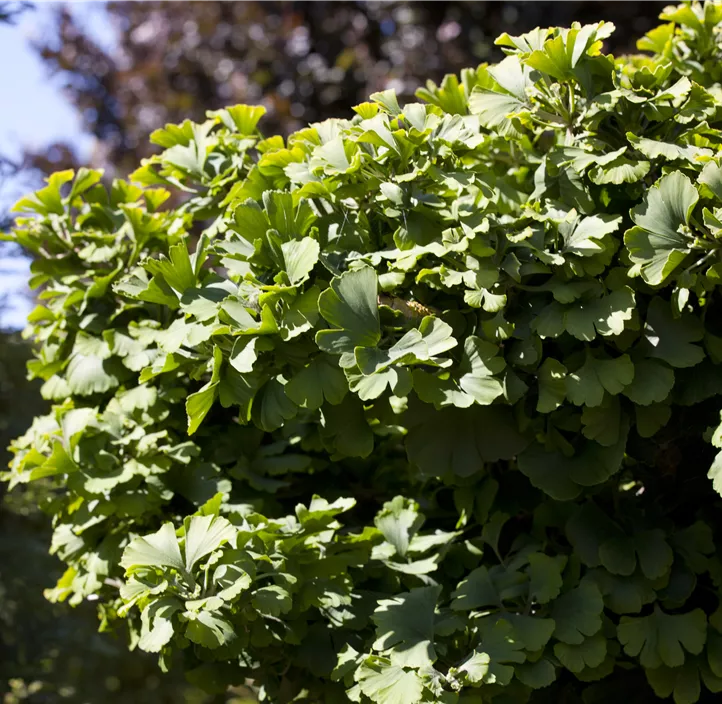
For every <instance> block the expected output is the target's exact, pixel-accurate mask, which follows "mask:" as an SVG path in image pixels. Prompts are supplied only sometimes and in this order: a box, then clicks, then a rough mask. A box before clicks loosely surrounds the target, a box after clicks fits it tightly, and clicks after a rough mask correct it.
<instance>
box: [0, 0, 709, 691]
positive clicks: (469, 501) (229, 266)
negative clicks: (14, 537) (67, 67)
mask: <svg viewBox="0 0 722 704" xmlns="http://www.w3.org/2000/svg"><path fill="white" fill-rule="evenodd" d="M662 19H663V20H664V22H665V23H664V24H662V25H661V26H660V27H659V28H658V29H655V30H653V31H651V32H650V33H649V34H647V35H646V36H645V37H643V38H642V39H641V40H640V41H639V49H640V50H642V51H644V52H647V53H646V54H644V55H636V56H631V57H622V58H614V57H613V56H611V55H607V54H605V53H603V47H604V41H605V40H606V39H607V38H608V37H609V36H610V35H611V33H612V32H613V30H614V27H613V26H612V25H610V24H608V23H603V22H600V23H597V24H594V25H586V26H579V25H574V26H572V28H570V29H537V30H534V31H532V32H530V33H528V34H525V35H523V36H519V37H512V36H508V35H502V36H501V37H499V39H498V40H497V43H498V44H499V45H500V46H501V47H503V48H504V50H505V52H506V54H507V56H506V58H505V59H504V60H503V61H501V62H500V63H498V64H495V65H491V66H487V65H482V66H480V67H478V68H477V69H475V70H472V69H469V70H466V71H463V72H462V74H461V76H460V77H455V76H449V77H447V78H446V79H445V80H444V81H443V83H442V84H441V85H440V86H436V85H434V84H429V85H428V86H427V88H425V89H423V90H420V91H419V92H418V97H419V100H421V101H423V102H418V103H410V104H405V105H401V104H399V101H398V99H397V96H396V95H395V94H394V93H393V92H392V91H385V92H381V93H376V94H373V95H372V96H371V98H370V101H369V102H366V103H363V104H361V105H358V106H357V107H356V108H355V113H356V116H355V117H354V118H353V119H351V120H340V119H338V120H327V121H325V122H322V123H318V124H313V125H311V126H309V127H308V128H306V129H303V130H301V131H299V132H296V133H294V134H293V135H291V136H290V137H289V138H288V139H287V140H283V139H282V138H280V137H270V138H265V139H264V138H263V137H261V135H260V133H259V132H258V124H259V121H260V120H261V118H262V116H263V113H264V110H263V109H262V108H260V107H254V106H247V105H238V106H235V107H229V108H227V109H222V110H216V111H210V112H209V113H208V115H207V120H206V121H205V122H203V123H200V124H196V123H192V122H190V121H186V122H184V123H183V124H181V125H167V126H166V127H165V128H164V129H162V130H158V131H157V132H155V133H154V134H153V136H152V140H153V142H154V143H155V144H157V145H159V146H160V147H161V148H162V152H161V153H160V154H158V155H156V156H153V157H151V158H150V159H148V160H146V161H145V162H144V163H143V164H142V166H141V167H140V168H139V169H138V170H136V171H135V172H134V173H133V174H132V175H131V177H130V181H129V182H125V181H120V180H116V181H114V182H113V183H112V185H111V186H110V187H107V188H106V187H105V186H103V185H102V183H101V178H102V174H101V173H99V172H97V171H91V170H88V169H80V170H78V171H77V173H73V172H69V171H66V172H60V173H56V174H54V175H53V176H51V177H50V178H49V179H48V184H47V186H46V187H44V188H43V189H41V190H40V191H38V192H36V193H35V194H34V195H32V196H29V197H27V198H25V199H23V200H22V201H21V202H20V203H19V204H18V206H17V208H18V210H20V211H22V212H23V215H22V216H21V217H19V219H18V222H17V227H16V228H15V230H14V232H13V233H12V235H11V236H10V237H11V238H13V239H14V240H15V241H16V242H18V243H20V244H21V245H23V246H24V247H25V248H26V250H28V251H29V252H30V253H31V254H32V255H33V257H34V263H33V280H32V283H33V284H34V285H35V286H37V287H40V288H41V289H42V292H41V294H40V299H41V302H40V305H38V307H37V308H36V309H35V310H34V311H33V313H32V314H31V316H30V333H31V334H32V335H33V337H34V339H35V340H36V341H37V343H38V352H37V358H36V359H35V360H33V361H32V362H31V363H30V365H29V369H30V372H31V374H32V375H34V376H37V377H40V378H41V379H43V380H44V386H43V394H44V396H45V397H46V398H47V399H49V400H51V401H52V402H53V408H52V411H51V413H50V414H49V415H47V416H43V417H39V418H37V419H36V421H35V423H34V424H33V426H32V427H31V428H30V429H29V431H28V432H27V433H26V434H25V435H24V436H23V437H21V438H19V439H18V440H17V441H15V443H14V445H13V450H14V452H15V457H14V460H13V462H12V465H11V468H10V470H9V471H8V472H7V474H6V478H7V479H8V480H9V481H10V483H11V484H13V485H17V484H20V483H24V482H29V481H33V480H36V479H40V478H45V479H50V480H52V481H54V482H55V484H56V487H57V492H56V494H55V498H54V500H53V502H52V511H53V513H54V521H55V532H54V536H53V540H52V546H51V549H52V551H53V552H55V553H56V554H57V555H58V556H59V557H60V558H62V559H63V560H64V561H65V562H66V563H67V565H68V569H67V571H66V573H65V574H64V576H63V577H62V578H61V579H60V581H59V582H58V584H57V586H56V587H55V588H54V589H53V590H51V591H50V592H49V595H50V597H51V598H53V599H56V600H66V599H67V600H69V601H70V603H71V604H75V603H79V602H81V601H82V600H84V599H86V598H88V597H90V596H92V597H93V598H94V599H97V600H98V603H99V605H100V606H99V608H100V613H101V616H102V619H103V624H104V625H109V624H112V623H115V622H116V621H117V620H119V619H126V621H127V624H128V627H129V632H130V638H131V645H132V646H134V647H139V648H141V649H143V650H146V651H149V652H153V653H158V655H159V658H160V663H161V666H163V667H167V666H168V665H169V664H170V663H171V660H172V657H173V655H174V654H176V653H177V652H180V653H181V654H182V657H183V661H184V666H185V670H186V673H187V675H188V677H189V679H190V680H191V681H192V682H194V683H198V684H201V685H203V686H204V687H206V688H209V689H218V690H222V689H223V688H225V687H226V686H227V685H228V684H237V683H239V682H243V681H244V680H245V679H246V678H250V679H252V680H253V681H254V682H255V683H256V686H257V689H258V696H259V699H260V700H261V701H268V702H279V703H280V702H289V701H309V702H348V701H351V702H361V703H364V702H365V703H368V702H374V703H376V704H397V703H398V704H415V703H417V702H440V703H443V704H454V703H456V702H458V703H459V704H462V703H463V702H467V703H472V702H482V701H484V702H487V701H493V702H495V704H505V703H506V702H509V703H514V704H516V703H517V702H519V703H521V702H527V701H530V702H539V703H541V702H547V701H549V702H559V701H570V702H571V701H573V702H576V701H583V702H585V703H586V704H593V703H594V702H606V701H610V700H611V699H612V698H613V697H618V696H621V697H622V700H626V701H630V700H632V699H633V700H634V701H635V702H645V701H654V699H655V696H662V697H667V696H673V697H674V700H675V702H676V704H692V703H693V702H696V701H698V700H700V698H703V697H712V696H714V694H713V693H718V692H720V691H722V611H720V610H719V594H720V588H721V587H722V562H721V561H720V556H719V552H718V549H717V544H719V542H720V540H722V536H721V535H719V532H720V527H719V520H718V519H717V518H716V516H717V515H718V511H719V504H720V502H719V497H718V495H717V494H716V492H715V489H720V488H722V459H719V458H718V459H715V450H714V448H715V447H722V430H720V429H719V428H718V427H717V426H718V424H719V420H720V408H722V403H720V399H719V395H720V394H721V393H722V384H720V381H719V380H720V379H721V378H722V375H720V364H722V329H720V325H719V323H718V322H717V320H718V317H719V315H718V313H719V307H720V300H719V294H718V284H719V281H720V277H722V259H721V258H720V253H721V247H720V244H719V242H720V239H719V237H720V233H722V162H721V161H720V158H719V157H718V154H719V153H720V145H722V132H720V129H719V127H720V125H722V88H721V87H720V81H721V79H722V62H721V60H720V59H722V43H720V32H721V31H722V3H707V4H705V5H699V4H686V5H681V6H679V7H677V8H674V7H671V8H668V9H667V10H666V11H665V12H664V13H663V15H662ZM174 190H179V191H181V192H183V193H184V194H185V196H186V197H185V200H184V201H183V202H182V205H180V206H178V207H174V208H171V209H168V208H165V207H164V202H165V201H166V200H167V199H168V197H169V196H170V193H171V191H174ZM708 473H709V478H708V477H707V476H706V475H707V474H708ZM630 698H631V699H630Z"/></svg>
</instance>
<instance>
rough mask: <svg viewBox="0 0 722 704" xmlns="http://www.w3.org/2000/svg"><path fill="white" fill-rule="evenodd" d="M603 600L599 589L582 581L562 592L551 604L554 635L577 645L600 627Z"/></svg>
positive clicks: (565, 641) (562, 640) (564, 641)
mask: <svg viewBox="0 0 722 704" xmlns="http://www.w3.org/2000/svg"><path fill="white" fill-rule="evenodd" d="M603 609H604V602H603V600H602V595H601V594H600V593H599V589H597V587H596V586H595V585H593V584H589V583H582V584H580V585H579V586H578V587H575V588H574V589H572V590H570V591H568V592H566V593H564V594H562V595H561V596H560V597H559V598H558V599H556V600H555V601H554V603H553V605H552V618H553V619H554V623H555V624H556V625H555V628H554V636H555V637H556V638H557V639H558V640H560V641H561V642H563V643H568V644H570V645H579V644H581V643H583V642H584V639H585V637H589V636H593V635H595V634H596V633H598V632H599V630H600V629H601V627H602V618H601V617H602V611H603Z"/></svg>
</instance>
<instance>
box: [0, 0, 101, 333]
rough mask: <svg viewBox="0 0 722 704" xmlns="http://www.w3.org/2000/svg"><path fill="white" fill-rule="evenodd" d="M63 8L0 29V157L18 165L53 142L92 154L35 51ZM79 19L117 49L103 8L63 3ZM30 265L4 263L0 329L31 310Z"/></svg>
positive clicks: (4, 193) (8, 188)
mask: <svg viewBox="0 0 722 704" xmlns="http://www.w3.org/2000/svg"><path fill="white" fill-rule="evenodd" d="M58 5H59V3H51V2H48V3H37V4H36V5H35V8H34V9H32V10H29V11H27V12H25V13H23V15H21V17H20V18H19V20H18V22H17V23H16V24H15V25H0V66H2V67H3V69H2V71H0V95H2V96H3V103H4V104H3V108H4V109H3V110H0V154H3V155H5V156H7V157H10V158H13V159H16V158H18V157H19V156H20V155H21V154H22V151H23V148H24V147H32V148H34V149H42V148H43V147H44V146H46V145H48V144H51V143H52V142H55V141H61V140H62V141H67V142H70V143H71V144H73V145H75V146H76V147H77V149H78V151H79V152H80V154H81V155H83V154H89V153H90V149H91V147H92V138H91V137H89V136H88V135H84V134H83V133H82V129H81V124H80V120H79V117H78V115H77V114H76V112H75V111H74V110H73V108H72V107H71V106H70V105H69V104H68V102H67V101H66V100H65V99H64V97H63V95H62V90H61V86H62V79H61V78H60V77H57V76H55V77H52V76H51V75H50V73H49V71H48V69H47V67H46V66H45V65H44V64H43V62H42V61H41V60H40V59H39V58H38V56H37V54H36V53H35V51H34V50H33V48H32V46H31V41H32V40H33V38H39V37H42V36H47V34H48V31H49V27H50V26H51V24H52V15H53V12H54V11H55V10H56V9H57V8H58ZM65 5H66V6H67V7H68V8H69V9H70V11H71V12H72V13H73V15H74V16H75V18H76V19H77V21H78V22H79V23H82V25H83V26H85V27H86V29H87V30H88V31H89V32H90V33H91V34H92V35H93V36H94V38H96V39H97V40H98V41H99V42H101V43H102V44H103V45H104V46H106V47H112V46H113V38H114V32H113V28H112V27H111V26H110V25H109V23H108V21H107V15H106V14H105V8H104V3H102V2H95V3H88V2H76V3H65ZM25 189H26V184H23V183H22V182H19V181H10V182H8V183H4V184H2V189H1V190H0V204H2V205H7V204H8V203H12V202H14V201H15V200H17V199H18V198H19V197H20V196H21V195H23V193H24V190H25ZM27 277H28V262H27V260H26V259H24V258H23V257H7V256H3V257H1V258H0V297H2V298H4V299H5V302H6V304H7V305H6V306H3V310H2V312H1V313H0V326H2V327H5V328H21V327H23V326H24V322H25V316H26V315H27V313H28V312H29V310H30V308H31V307H32V302H31V300H30V299H29V297H28V291H27V286H26V281H27Z"/></svg>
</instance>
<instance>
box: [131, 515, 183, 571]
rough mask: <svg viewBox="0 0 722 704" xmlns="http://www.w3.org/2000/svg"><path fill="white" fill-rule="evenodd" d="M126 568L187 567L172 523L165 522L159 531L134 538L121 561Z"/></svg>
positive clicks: (180, 568) (179, 568)
mask: <svg viewBox="0 0 722 704" xmlns="http://www.w3.org/2000/svg"><path fill="white" fill-rule="evenodd" d="M120 565H121V567H124V568H125V569H126V570H129V569H132V568H133V567H173V568H174V569H177V570H184V569H185V562H184V560H183V558H182V557H181V551H180V547H179V545H178V539H177V538H176V535H175V529H174V528H173V524H172V523H164V524H163V526H162V527H161V528H160V529H159V530H158V532H157V533H153V534H151V535H147V536H145V537H138V538H134V539H133V540H132V541H131V542H130V544H129V545H128V547H127V548H126V549H125V550H124V551H123V557H122V559H121V561H120Z"/></svg>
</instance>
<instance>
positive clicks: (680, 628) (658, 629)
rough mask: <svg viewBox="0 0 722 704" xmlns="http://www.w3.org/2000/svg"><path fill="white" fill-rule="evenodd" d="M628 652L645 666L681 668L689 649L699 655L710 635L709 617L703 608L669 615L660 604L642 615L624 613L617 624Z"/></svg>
mask: <svg viewBox="0 0 722 704" xmlns="http://www.w3.org/2000/svg"><path fill="white" fill-rule="evenodd" d="M617 633H618V635H619V641H620V642H621V643H622V645H623V646H624V652H625V653H627V655H631V656H633V657H637V656H638V657H639V661H640V663H641V664H642V666H644V667H648V668H656V667H660V666H662V665H666V666H667V667H679V666H681V665H683V664H684V662H685V651H687V652H688V653H692V654H693V655H699V653H701V652H702V649H703V648H704V644H705V640H706V636H707V617H706V616H705V614H704V612H703V611H702V610H701V609H695V610H694V611H690V612H688V613H684V614H666V613H664V611H662V610H661V609H660V608H659V607H658V606H656V607H655V609H654V613H652V614H650V615H649V616H643V617H641V618H634V617H630V616H622V618H621V619H620V621H619V626H617Z"/></svg>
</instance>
